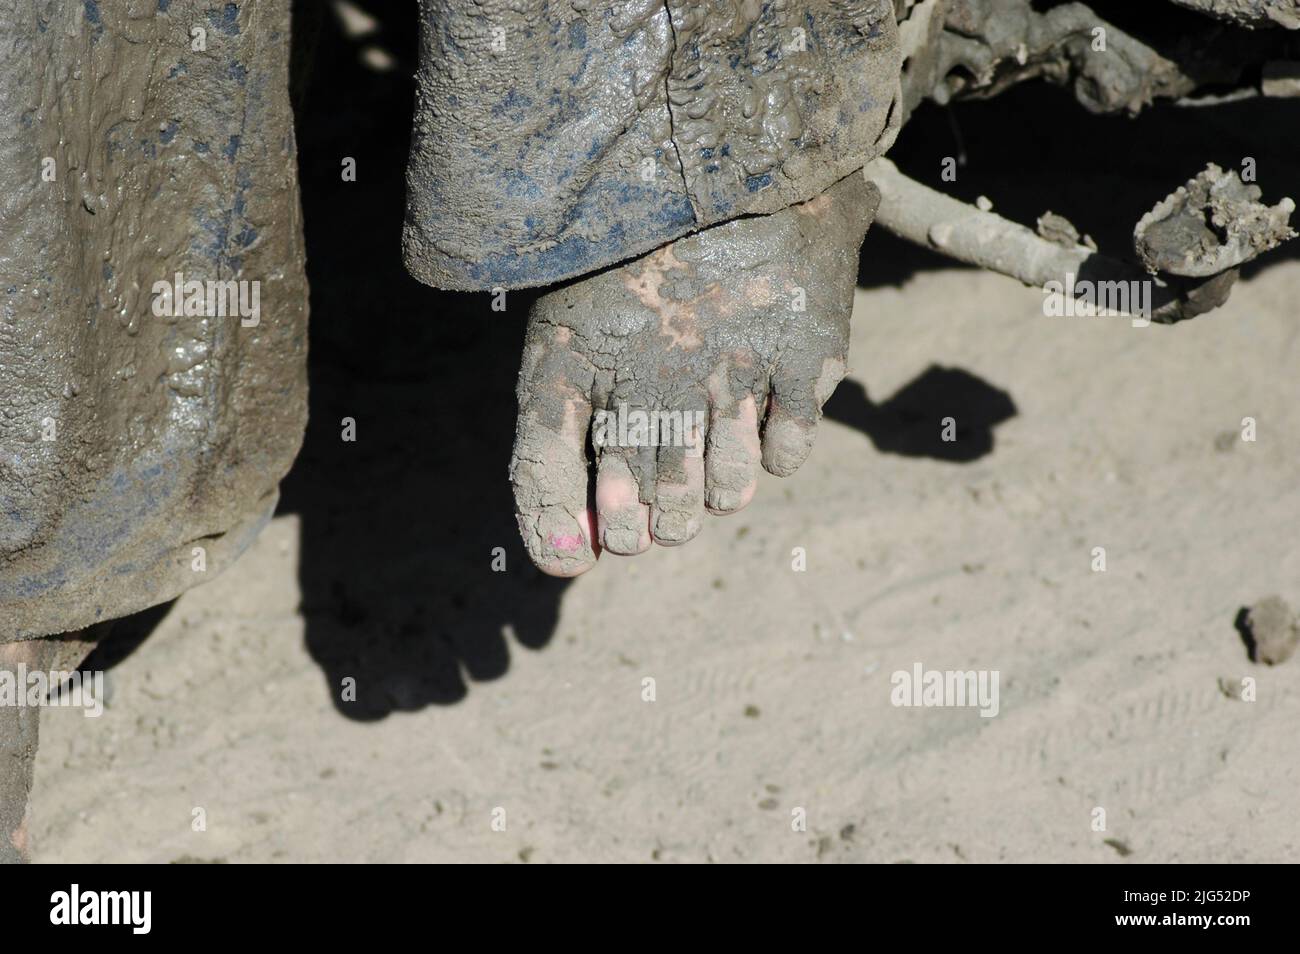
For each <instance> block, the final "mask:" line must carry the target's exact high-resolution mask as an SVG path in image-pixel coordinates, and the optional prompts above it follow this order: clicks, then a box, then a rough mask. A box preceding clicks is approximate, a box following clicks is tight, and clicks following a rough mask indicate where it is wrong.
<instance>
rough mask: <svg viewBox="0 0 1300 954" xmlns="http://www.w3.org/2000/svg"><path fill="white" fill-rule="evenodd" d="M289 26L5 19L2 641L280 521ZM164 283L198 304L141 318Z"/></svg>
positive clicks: (43, 14)
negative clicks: (215, 308)
mask: <svg viewBox="0 0 1300 954" xmlns="http://www.w3.org/2000/svg"><path fill="white" fill-rule="evenodd" d="M289 29H290V23H289V2H288V0H246V2H243V3H240V4H238V5H236V4H234V3H227V4H224V5H222V4H210V3H200V2H197V0H171V2H169V3H155V2H152V0H150V2H148V3H143V2H138V3H137V2H112V3H108V2H98V3H97V2H94V0H86V2H85V3H68V2H45V0H10V2H7V3H3V4H0V36H2V37H3V38H4V42H3V44H0V168H3V169H4V170H5V181H6V190H5V194H4V197H3V199H0V393H2V394H3V395H4V398H5V405H4V409H3V412H2V413H0V642H3V641H8V640H15V639H23V638H28V637H34V636H41V635H45V634H49V633H57V632H65V631H69V630H74V629H78V628H80V627H84V626H87V625H89V624H92V623H94V622H96V621H99V620H105V619H110V618H113V617H119V616H124V615H126V614H128V613H131V612H134V611H136V610H140V609H143V608H145V607H148V606H151V605H154V604H157V603H160V602H163V601H165V600H167V599H170V598H171V597H173V596H175V595H176V594H177V593H179V592H180V591H182V590H184V589H186V588H187V587H189V586H192V585H194V584H196V583H200V582H202V581H203V580H205V579H208V578H210V577H211V576H212V575H214V574H216V573H217V572H219V571H220V569H222V568H223V567H224V566H225V565H226V564H227V563H229V562H230V561H231V560H233V559H234V557H235V556H236V555H238V553H239V552H240V551H241V550H242V549H243V548H244V547H245V546H246V545H247V544H248V543H249V542H251V540H252V538H253V537H254V536H255V535H256V533H257V530H258V529H259V528H260V526H261V525H262V523H263V522H264V521H265V520H266V519H268V517H269V515H270V512H271V510H272V509H273V508H274V504H275V500H276V495H277V490H276V488H277V484H278V482H279V480H280V478H281V477H282V476H283V475H284V474H285V473H286V472H287V470H288V468H289V465H290V463H291V462H292V460H293V457H294V455H295V453H296V452H297V449H298V446H299V444H300V441H301V435H302V430H303V426H304V422H305V414H306V405H305V397H306V367H305V358H306V321H307V288H306V282H305V278H304V272H303V244H302V227H301V220H300V213H299V204H298V191H297V174H296V165H295V162H296V158H295V148H294V133H293V123H292V116H291V113H290V108H289V99H288V65H289V63H288V61H289V38H290V37H289ZM178 274H179V275H180V276H181V278H180V282H182V283H188V282H199V283H203V285H202V289H203V290H202V292H201V293H200V299H199V300H201V301H203V302H204V304H203V305H201V306H199V305H198V304H197V302H196V300H195V299H194V298H193V297H192V296H191V295H190V294H188V293H185V294H184V300H183V301H182V299H181V296H176V295H174V294H173V295H172V301H171V304H172V305H174V307H166V304H167V302H164V307H161V308H160V309H159V310H161V311H162V312H163V314H161V315H160V314H157V313H156V311H155V303H156V302H157V301H159V300H160V298H159V291H158V289H156V287H155V286H156V284H157V283H159V282H163V283H167V284H168V285H172V286H174V285H175V283H176V282H177V275H178ZM209 282H234V283H237V284H236V285H231V286H221V287H219V288H214V289H213V290H214V292H215V296H214V298H213V299H211V300H212V301H213V302H215V301H216V300H220V301H222V302H224V303H225V304H224V305H223V306H222V310H225V311H226V314H225V316H219V317H213V316H211V314H210V312H211V310H212V308H211V305H209V304H207V302H208V301H209V298H208V295H207V283H209ZM238 283H244V284H238ZM254 283H255V284H254ZM185 287H186V286H185V285H184V284H182V286H181V290H182V292H185ZM192 290H193V288H192V287H191V291H192ZM204 312H208V314H204ZM195 547H201V548H202V552H203V556H202V560H201V564H202V566H203V568H202V569H196V563H195V560H196V554H195V549H194V548H195Z"/></svg>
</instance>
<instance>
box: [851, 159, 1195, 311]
mask: <svg viewBox="0 0 1300 954" xmlns="http://www.w3.org/2000/svg"><path fill="white" fill-rule="evenodd" d="M863 174H864V175H865V176H866V177H867V178H868V179H870V180H871V181H872V182H874V183H875V184H876V186H877V187H878V188H879V189H880V209H879V211H878V212H877V213H876V223H877V224H878V225H880V226H882V227H884V228H886V229H888V230H889V231H890V232H893V233H894V234H895V235H897V236H899V237H900V238H903V239H907V240H908V241H909V242H915V243H916V244H918V245H923V246H925V247H926V248H930V249H934V250H935V251H938V252H942V253H943V254H945V255H948V256H949V257H951V258H955V259H957V260H958V261H961V262H965V263H967V264H968V265H975V266H978V267H979V268H987V269H989V270H991V271H995V272H998V273H1000V274H1002V275H1007V276H1009V277H1011V278H1014V279H1016V280H1017V281H1020V282H1023V283H1025V284H1026V285H1033V286H1034V287H1036V288H1042V287H1044V286H1045V285H1047V284H1048V283H1049V282H1058V283H1059V282H1062V281H1064V279H1065V276H1067V275H1074V276H1076V277H1078V278H1080V279H1086V280H1089V281H1114V282H1132V281H1147V282H1149V281H1153V280H1152V277H1151V275H1150V273H1148V272H1146V271H1145V270H1143V269H1141V268H1139V267H1138V266H1136V265H1129V264H1127V263H1125V262H1121V261H1119V260H1118V259H1114V258H1110V257H1108V256H1105V255H1102V254H1100V253H1098V252H1097V251H1095V250H1094V249H1091V248H1088V247H1087V246H1085V245H1080V244H1077V243H1075V244H1072V245H1064V244H1060V243H1058V242H1054V241H1050V240H1049V239H1045V238H1043V237H1042V236H1040V235H1038V234H1037V233H1036V232H1034V231H1033V230H1031V229H1028V228H1026V227H1025V226H1023V225H1019V224H1017V223H1015V222H1010V221H1008V220H1006V219H1004V218H1002V217H1001V216H1000V215H995V214H994V213H992V212H985V211H984V210H982V209H979V208H976V207H975V206H971V205H967V204H966V203H965V202H961V201H959V200H957V199H954V198H952V197H951V196H947V195H944V194H943V193H942V192H937V191H935V190H934V189H931V188H929V187H928V186H924V185H922V184H921V183H919V182H917V181H916V180H914V179H909V178H908V177H907V176H905V175H903V174H902V173H901V172H899V171H898V167H897V166H895V165H894V164H893V163H892V162H890V161H889V160H888V159H884V158H881V159H876V160H875V161H873V162H871V163H869V164H868V165H867V166H866V168H865V169H864V170H863ZM1153 284H1154V287H1153V290H1152V301H1151V306H1152V310H1153V312H1155V313H1156V314H1157V315H1159V314H1161V313H1162V310H1163V311H1164V312H1167V311H1168V309H1169V306H1170V305H1171V304H1176V303H1177V300H1178V296H1177V293H1176V292H1175V291H1174V290H1173V289H1171V288H1169V287H1166V286H1162V285H1160V284H1159V283H1153ZM1180 317H1181V316H1180ZM1157 320H1158V319H1157ZM1167 320H1168V319H1167Z"/></svg>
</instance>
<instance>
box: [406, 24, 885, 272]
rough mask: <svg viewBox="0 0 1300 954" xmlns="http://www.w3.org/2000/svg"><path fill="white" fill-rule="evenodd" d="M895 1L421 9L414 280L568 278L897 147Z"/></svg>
mask: <svg viewBox="0 0 1300 954" xmlns="http://www.w3.org/2000/svg"><path fill="white" fill-rule="evenodd" d="M894 17H895V13H894V9H893V5H892V4H891V3H890V2H888V0H834V2H832V0H777V2H772V3H758V2H743V3H736V2H732V0H707V2H702V3H701V2H692V3H683V2H678V0H668V2H662V0H637V2H631V3H618V4H595V3H588V2H569V0H526V2H523V3H507V2H504V0H486V2H483V3H476V4H466V3H463V2H458V0H422V2H421V4H420V31H421V33H420V44H421V51H420V71H419V75H418V77H417V98H416V116H415V122H414V128H413V130H412V145H411V156H410V164H409V167H408V190H407V191H408V200H407V201H408V208H407V221H406V227H405V231H404V236H403V250H404V255H405V260H406V264H407V267H408V269H409V270H410V271H411V273H412V274H413V275H414V276H415V277H417V278H419V279H420V280H421V281H424V282H426V283H428V284H431V285H434V286H437V287H440V288H454V289H487V288H491V287H493V286H503V287H525V286H536V285H545V284H550V283H553V282H557V281H561V280H565V279H569V278H573V277H576V276H578V275H581V274H584V273H587V272H592V271H595V270H597V269H600V268H603V267H606V266H609V265H612V264H614V263H616V262H619V261H623V260H626V259H629V258H632V257H634V256H636V255H641V254H644V253H646V252H649V251H651V250H652V249H654V248H657V247H659V246H662V245H664V244H665V243H667V242H669V241H672V240H673V239H676V238H679V237H681V236H683V235H686V234H688V233H690V232H693V231H697V230H699V229H702V228H706V227H708V226H711V225H715V224H718V223H721V222H725V221H727V220H729V219H733V218H735V217H737V216H739V215H747V214H761V213H771V212H776V211H779V210H780V209H783V208H785V207H786V206H788V205H791V204H792V203H795V202H802V201H806V200H808V199H811V198H813V197H814V196H816V195H817V194H819V193H821V192H823V191H824V190H825V189H826V188H828V187H829V186H830V185H831V184H832V183H834V182H836V181H838V180H839V179H841V178H843V177H844V176H846V175H848V174H849V173H851V172H853V171H855V170H857V169H860V168H861V167H862V166H863V164H864V163H866V162H867V161H869V160H870V159H872V158H874V157H875V156H877V155H879V154H881V153H883V152H884V151H885V150H886V149H887V148H888V147H889V146H890V145H891V144H892V142H893V140H894V137H895V135H896V134H897V131H898V125H899V122H900V121H901V117H900V115H899V113H898V111H897V110H896V109H895V106H896V103H897V97H898V90H899V66H900V62H901V58H900V51H899V44H898V30H897V26H896V24H895V18H894Z"/></svg>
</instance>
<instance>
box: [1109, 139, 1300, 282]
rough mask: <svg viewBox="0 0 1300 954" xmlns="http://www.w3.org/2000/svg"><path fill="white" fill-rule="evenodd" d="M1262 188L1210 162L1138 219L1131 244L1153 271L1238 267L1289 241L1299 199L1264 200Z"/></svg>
mask: <svg viewBox="0 0 1300 954" xmlns="http://www.w3.org/2000/svg"><path fill="white" fill-rule="evenodd" d="M1262 194H1263V193H1262V192H1261V191H1260V189H1259V186H1257V185H1254V184H1249V183H1246V182H1243V181H1242V179H1241V177H1240V176H1239V175H1238V174H1237V173H1236V172H1235V171H1231V170H1230V171H1224V170H1223V169H1220V168H1219V167H1218V166H1216V165H1215V164H1214V163H1210V164H1209V165H1208V166H1206V167H1205V169H1204V171H1202V172H1200V173H1199V174H1198V175H1197V176H1196V177H1195V178H1193V179H1191V180H1189V181H1188V183H1187V184H1186V185H1183V186H1179V188H1178V189H1176V190H1175V191H1174V192H1173V193H1172V194H1171V195H1169V196H1167V197H1166V198H1165V199H1163V200H1162V201H1160V202H1158V203H1156V206H1155V208H1153V209H1152V210H1151V211H1150V212H1148V213H1147V214H1146V215H1144V216H1142V218H1141V219H1140V220H1139V221H1138V224H1137V227H1136V229H1134V232H1133V245H1134V248H1135V249H1136V250H1137V253H1138V255H1139V257H1140V258H1141V259H1142V263H1143V264H1144V265H1145V266H1146V267H1147V269H1148V270H1149V271H1150V272H1151V273H1152V274H1154V273H1156V272H1164V273H1166V274H1169V275H1180V276H1183V277H1185V278H1209V277H1211V276H1214V275H1218V274H1219V273H1221V272H1226V271H1228V270H1229V269H1234V268H1237V267H1239V266H1241V265H1244V264H1245V263H1246V262H1249V261H1251V260H1252V259H1254V258H1256V257H1258V256H1259V255H1261V254H1263V253H1264V252H1267V251H1269V250H1270V249H1273V248H1276V247H1277V246H1279V245H1281V244H1282V243H1283V242H1285V241H1286V240H1287V239H1291V238H1295V235H1296V233H1295V230H1294V229H1292V228H1291V227H1290V224H1289V220H1290V218H1291V213H1292V212H1294V211H1295V202H1294V201H1293V200H1292V199H1289V198H1285V199H1282V200H1281V201H1280V202H1278V204H1277V205H1275V206H1271V207H1270V206H1267V205H1264V204H1263V203H1262V202H1260V201H1259V200H1260V197H1261V195H1262Z"/></svg>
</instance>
